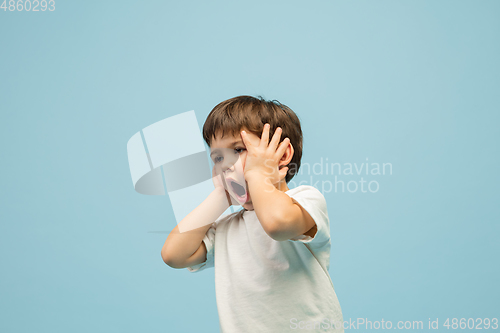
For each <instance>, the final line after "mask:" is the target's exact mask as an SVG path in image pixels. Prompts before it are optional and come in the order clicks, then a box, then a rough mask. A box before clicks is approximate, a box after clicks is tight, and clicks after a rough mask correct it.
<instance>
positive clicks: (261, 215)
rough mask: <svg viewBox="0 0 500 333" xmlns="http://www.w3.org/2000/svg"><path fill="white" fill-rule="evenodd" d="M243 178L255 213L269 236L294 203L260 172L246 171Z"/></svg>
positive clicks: (284, 220)
mask: <svg viewBox="0 0 500 333" xmlns="http://www.w3.org/2000/svg"><path fill="white" fill-rule="evenodd" d="M245 179H246V181H247V183H248V190H249V192H250V195H251V198H252V204H253V208H254V210H255V214H256V215H257V218H258V219H259V221H260V223H261V224H262V228H263V229H264V231H266V233H267V234H268V235H270V236H271V235H272V234H273V233H274V232H275V231H277V230H280V229H281V227H282V225H283V223H285V222H286V220H287V212H290V210H292V209H295V207H294V203H293V201H292V199H291V198H290V196H288V195H287V194H286V193H284V192H282V191H280V190H278V189H277V188H275V187H274V186H273V185H272V184H270V183H269V182H266V175H265V174H263V173H261V172H248V173H247V174H245Z"/></svg>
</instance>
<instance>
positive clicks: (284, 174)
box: [279, 167, 288, 180]
mask: <svg viewBox="0 0 500 333" xmlns="http://www.w3.org/2000/svg"><path fill="white" fill-rule="evenodd" d="M287 172H288V167H283V168H281V169H279V175H280V180H281V179H283V178H285V177H286V174H287Z"/></svg>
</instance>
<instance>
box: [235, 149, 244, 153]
mask: <svg viewBox="0 0 500 333" xmlns="http://www.w3.org/2000/svg"><path fill="white" fill-rule="evenodd" d="M245 150H246V149H245V148H234V151H235V152H237V153H238V154H241V153H242V152H244V151H245Z"/></svg>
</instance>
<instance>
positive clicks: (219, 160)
mask: <svg viewBox="0 0 500 333" xmlns="http://www.w3.org/2000/svg"><path fill="white" fill-rule="evenodd" d="M223 159H224V157H222V156H215V158H214V163H219V162H222V160H223Z"/></svg>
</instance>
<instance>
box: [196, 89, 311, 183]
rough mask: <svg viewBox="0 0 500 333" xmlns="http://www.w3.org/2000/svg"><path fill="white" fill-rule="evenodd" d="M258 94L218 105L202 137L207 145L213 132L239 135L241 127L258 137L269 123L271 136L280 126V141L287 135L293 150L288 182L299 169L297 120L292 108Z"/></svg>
mask: <svg viewBox="0 0 500 333" xmlns="http://www.w3.org/2000/svg"><path fill="white" fill-rule="evenodd" d="M257 97H258V98H255V97H252V96H237V97H234V98H231V99H228V100H225V101H223V102H221V103H219V104H217V105H216V106H215V107H214V108H213V109H212V111H211V112H210V114H209V115H208V117H207V120H206V121H205V124H204V125H203V139H205V141H206V143H207V144H208V146H210V143H211V142H212V140H213V139H214V138H215V135H216V134H220V135H221V137H224V134H225V133H230V134H232V135H234V136H239V135H240V130H241V129H242V128H243V127H246V128H247V129H248V131H249V132H251V133H253V134H255V135H257V136H258V137H261V135H262V130H263V128H264V124H266V123H269V124H270V125H271V128H270V131H269V138H272V136H273V134H274V131H275V130H276V128H278V127H281V129H282V130H283V131H282V133H281V137H280V142H281V141H283V140H284V139H285V138H287V137H288V138H289V139H290V143H291V144H292V146H293V149H294V153H293V156H292V160H291V161H290V163H289V164H288V172H287V174H286V177H285V181H286V182H287V183H288V182H289V181H290V180H291V179H292V178H293V176H295V174H296V173H297V172H298V170H299V167H300V159H301V158H302V130H301V128H300V120H299V118H298V117H297V115H296V114H295V112H293V111H292V109H290V108H289V107H288V106H286V105H283V104H281V103H280V102H278V101H277V100H272V101H266V100H265V99H264V98H262V96H257Z"/></svg>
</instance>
